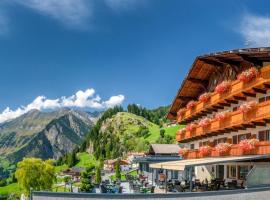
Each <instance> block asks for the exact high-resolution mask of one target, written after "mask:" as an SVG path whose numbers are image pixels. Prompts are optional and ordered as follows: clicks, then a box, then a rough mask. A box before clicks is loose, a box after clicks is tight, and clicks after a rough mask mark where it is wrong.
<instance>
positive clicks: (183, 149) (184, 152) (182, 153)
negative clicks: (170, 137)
mask: <svg viewBox="0 0 270 200" xmlns="http://www.w3.org/2000/svg"><path fill="white" fill-rule="evenodd" d="M188 151H189V150H188V148H181V149H180V150H179V155H180V156H186V155H187V154H188Z"/></svg>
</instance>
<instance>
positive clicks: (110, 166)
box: [103, 159, 130, 171]
mask: <svg viewBox="0 0 270 200" xmlns="http://www.w3.org/2000/svg"><path fill="white" fill-rule="evenodd" d="M117 162H118V159H113V160H105V161H104V168H103V169H104V170H105V171H114V169H115V165H116V163H117ZM119 162H120V168H121V171H127V170H129V168H130V162H129V161H127V160H119Z"/></svg>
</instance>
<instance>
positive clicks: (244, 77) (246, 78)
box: [237, 67, 259, 83]
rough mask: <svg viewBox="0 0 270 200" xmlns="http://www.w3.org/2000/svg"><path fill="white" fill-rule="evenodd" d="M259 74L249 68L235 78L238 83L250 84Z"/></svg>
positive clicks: (253, 68) (252, 68)
mask: <svg viewBox="0 0 270 200" xmlns="http://www.w3.org/2000/svg"><path fill="white" fill-rule="evenodd" d="M258 74H259V72H258V70H257V69H256V68H255V67H251V68H249V69H247V70H245V71H243V72H242V73H241V74H239V75H238V76H237V79H238V80H239V81H242V82H244V83H247V82H250V81H252V80H253V79H255V78H256V77H257V76H258Z"/></svg>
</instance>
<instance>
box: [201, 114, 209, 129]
mask: <svg viewBox="0 0 270 200" xmlns="http://www.w3.org/2000/svg"><path fill="white" fill-rule="evenodd" d="M210 123H211V119H210V118H208V117H205V118H203V119H201V121H200V122H199V126H201V127H203V128H205V127H207V126H209V125H210Z"/></svg>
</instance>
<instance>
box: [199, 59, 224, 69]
mask: <svg viewBox="0 0 270 200" xmlns="http://www.w3.org/2000/svg"><path fill="white" fill-rule="evenodd" d="M199 60H201V61H203V62H204V63H206V64H209V65H213V66H218V67H223V63H221V62H219V61H215V60H211V59H207V58H200V59H199Z"/></svg>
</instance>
